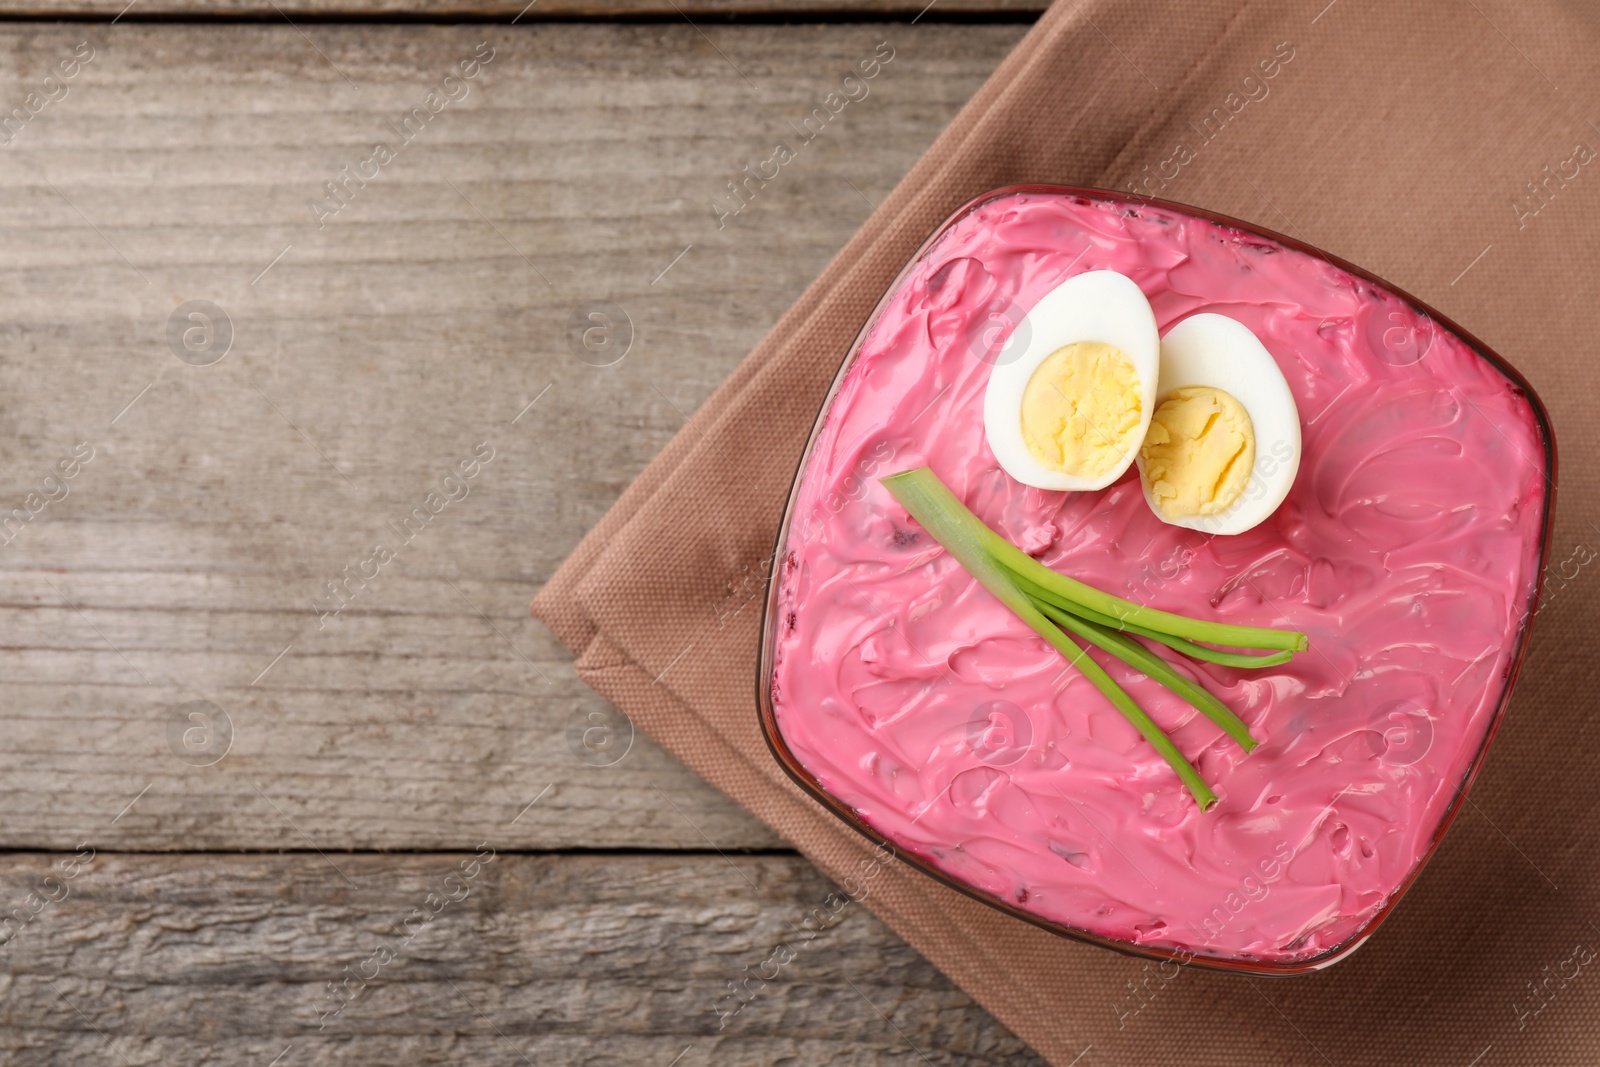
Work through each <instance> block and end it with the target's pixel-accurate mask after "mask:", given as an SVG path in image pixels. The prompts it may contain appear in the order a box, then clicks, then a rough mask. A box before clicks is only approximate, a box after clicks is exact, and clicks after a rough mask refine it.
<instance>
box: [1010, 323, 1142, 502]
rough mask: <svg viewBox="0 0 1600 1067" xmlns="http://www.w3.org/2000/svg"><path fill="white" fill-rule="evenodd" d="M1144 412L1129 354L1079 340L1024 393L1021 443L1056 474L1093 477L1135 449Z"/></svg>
mask: <svg viewBox="0 0 1600 1067" xmlns="http://www.w3.org/2000/svg"><path fill="white" fill-rule="evenodd" d="M1140 408H1141V403H1140V396H1139V372H1138V371H1137V370H1135V369H1134V366H1133V361H1132V360H1131V359H1129V358H1128V356H1127V354H1126V353H1125V352H1123V351H1122V349H1120V348H1117V347H1115V346H1113V345H1108V344H1105V343H1104V342H1102V341H1079V342H1078V343H1076V344H1070V345H1067V346H1066V347H1065V348H1058V349H1056V351H1054V352H1052V353H1051V354H1050V355H1049V356H1046V357H1045V359H1044V360H1043V361H1042V362H1040V364H1039V366H1038V367H1036V368H1034V372H1033V375H1032V376H1031V377H1030V378H1029V379H1028V384H1027V386H1026V387H1025V388H1024V389H1023V390H1022V440H1023V442H1024V443H1026V444H1027V446H1028V451H1029V452H1031V453H1032V454H1033V458H1034V459H1036V460H1038V461H1039V462H1040V463H1042V464H1044V465H1045V466H1046V467H1049V468H1050V469H1051V470H1054V471H1059V472H1061V473H1062V474H1066V475H1070V476H1072V477H1075V478H1094V477H1097V476H1099V475H1101V474H1104V473H1105V472H1106V471H1108V470H1110V469H1111V468H1113V467H1115V466H1116V465H1117V463H1118V462H1119V461H1121V460H1122V458H1123V457H1124V456H1126V455H1127V454H1128V452H1129V450H1131V449H1132V448H1133V446H1134V444H1135V437H1136V435H1137V434H1138V432H1139V421H1140V417H1141V415H1142V412H1141V410H1140Z"/></svg>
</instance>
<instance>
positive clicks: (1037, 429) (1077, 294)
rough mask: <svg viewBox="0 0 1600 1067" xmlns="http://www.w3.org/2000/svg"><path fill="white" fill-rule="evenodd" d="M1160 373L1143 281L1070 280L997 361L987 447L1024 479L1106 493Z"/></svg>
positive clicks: (986, 401)
mask: <svg viewBox="0 0 1600 1067" xmlns="http://www.w3.org/2000/svg"><path fill="white" fill-rule="evenodd" d="M1159 371H1160V338H1159V335H1158V333H1157V331H1156V319H1155V314H1154V313H1153V312H1152V311H1151V310H1150V302H1149V301H1148V300H1147V299H1145V295H1144V292H1143V291H1142V290H1140V288H1139V286H1138V285H1137V284H1136V283H1135V282H1134V281H1133V280H1132V279H1131V278H1129V277H1127V276H1126V275H1124V274H1119V273H1117V272H1116V271H1110V270H1096V271H1087V272H1085V273H1083V274H1079V275H1076V276H1074V277H1072V278H1068V279H1067V280H1066V281H1064V282H1062V283H1061V284H1060V285H1058V286H1056V287H1055V288H1054V289H1052V290H1050V292H1048V293H1046V294H1045V295H1044V297H1043V298H1042V299H1041V300H1040V301H1039V302H1038V303H1037V304H1035V305H1034V307H1033V309H1032V310H1031V311H1029V312H1028V313H1027V314H1026V315H1025V316H1023V318H1022V319H1021V320H1020V321H1019V322H1018V323H1017V326H1016V328H1015V329H1014V330H1013V331H1012V333H1011V338H1010V340H1009V341H1008V342H1007V344H1006V347H1005V348H1004V349H1002V350H1001V352H1000V353H999V356H998V358H997V359H996V361H995V367H994V370H993V371H992V372H991V373H990V376H989V386H988V390H987V392H985V393H984V397H983V423H984V432H985V436H986V437H987V438H988V441H989V448H990V450H991V451H993V452H994V454H995V458H996V459H997V460H999V461H1000V466H1001V467H1002V468H1004V469H1005V472H1006V473H1007V474H1009V475H1011V477H1013V478H1015V479H1016V480H1017V481H1019V482H1022V483H1023V484H1025V485H1031V486H1035V487H1037V488H1040V489H1068V490H1087V489H1104V488H1105V487H1106V486H1108V485H1110V484H1111V483H1112V482H1114V481H1116V480H1117V479H1118V478H1119V477H1121V476H1122V473H1123V472H1124V471H1126V470H1127V469H1128V465H1129V464H1131V463H1132V462H1133V461H1134V457H1135V456H1136V455H1137V454H1138V452H1139V445H1140V442H1142V441H1143V440H1144V439H1145V432H1146V430H1148V429H1149V427H1150V418H1151V414H1152V412H1153V409H1154V406H1155V399H1156V385H1157V376H1158V374H1159ZM1280 380H1281V376H1280Z"/></svg>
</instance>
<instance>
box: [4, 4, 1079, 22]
mask: <svg viewBox="0 0 1600 1067" xmlns="http://www.w3.org/2000/svg"><path fill="white" fill-rule="evenodd" d="M1049 6H1050V5H1049V2H1048V0H936V3H934V4H932V5H929V3H928V0H535V2H534V3H531V4H530V3H528V0H281V2H280V3H275V4H274V3H269V2H267V0H133V2H132V3H131V4H130V2H129V0H62V2H60V3H45V2H41V0H0V18H45V19H68V18H72V19H76V18H84V19H112V18H121V19H127V20H139V19H150V18H184V19H260V20H263V21H267V22H282V21H284V20H285V19H290V20H293V21H299V22H305V21H322V22H328V21H343V20H352V21H354V20H363V19H365V20H383V21H390V20H393V21H400V22H404V21H419V20H421V21H444V20H452V19H453V20H461V21H477V20H483V21H499V22H511V21H512V20H513V19H515V20H516V21H517V22H518V23H523V22H543V21H552V20H563V19H618V20H621V19H665V20H668V21H674V22H675V21H679V20H681V19H684V18H689V19H697V20H706V21H720V20H728V19H772V18H810V19H833V20H839V19H859V18H916V17H918V16H920V17H921V18H924V19H929V20H939V19H947V18H952V17H955V18H986V19H994V18H1007V17H1013V18H1028V17H1032V16H1036V15H1038V14H1039V13H1040V12H1042V11H1043V10H1044V9H1045V8H1047V7H1049Z"/></svg>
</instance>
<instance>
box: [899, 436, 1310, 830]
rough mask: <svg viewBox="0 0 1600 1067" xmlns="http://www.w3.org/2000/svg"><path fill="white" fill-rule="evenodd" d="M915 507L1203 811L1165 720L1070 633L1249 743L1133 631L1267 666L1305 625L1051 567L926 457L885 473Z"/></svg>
mask: <svg viewBox="0 0 1600 1067" xmlns="http://www.w3.org/2000/svg"><path fill="white" fill-rule="evenodd" d="M883 484H884V486H885V487H886V488H887V489H888V490H889V492H890V493H891V494H892V495H893V496H894V498H895V499H896V500H897V501H899V502H900V505H901V506H902V507H904V508H905V509H906V511H907V513H908V514H910V515H911V517H912V518H914V519H916V520H917V521H918V522H919V523H921V524H922V527H923V529H925V530H927V531H928V533H930V534H931V535H932V536H933V538H934V540H936V541H938V542H939V544H940V545H942V546H943V547H944V548H945V550H946V551H948V552H949V553H950V555H951V556H952V557H953V558H954V559H955V560H956V562H958V563H960V564H961V565H962V566H963V567H964V568H966V570H967V571H968V573H970V574H971V575H972V576H973V577H974V578H976V579H977V581H978V583H979V584H980V585H982V586H983V587H984V588H985V589H987V590H988V591H989V592H990V593H992V594H994V596H995V597H996V599H998V600H999V601H1000V602H1001V603H1002V604H1004V605H1005V606H1006V607H1007V608H1009V609H1010V610H1011V611H1012V613H1013V614H1015V615H1016V616H1017V617H1018V618H1020V619H1021V620H1022V621H1023V622H1025V623H1027V624H1028V626H1029V628H1030V629H1032V630H1033V631H1034V632H1035V633H1037V634H1038V635H1039V636H1040V637H1042V638H1044V639H1045V641H1047V642H1049V644H1050V645H1051V647H1053V648H1055V649H1056V651H1058V652H1060V653H1061V654H1062V655H1063V656H1065V657H1066V658H1067V661H1068V662H1069V663H1071V664H1072V665H1073V666H1074V667H1076V668H1077V669H1078V670H1079V671H1080V672H1082V674H1083V676H1084V677H1085V678H1087V679H1088V680H1089V682H1090V683H1091V684H1092V685H1093V686H1094V687H1095V688H1096V689H1098V690H1099V691H1100V692H1101V693H1102V694H1103V695H1104V696H1105V697H1106V699H1107V700H1109V701H1110V702H1111V704H1112V706H1113V707H1115V708H1116V709H1117V710H1118V711H1119V712H1121V713H1122V715H1123V717H1125V718H1126V719H1127V720H1128V721H1129V722H1130V723H1131V724H1132V725H1133V727H1134V729H1136V730H1138V731H1139V733H1140V735H1141V736H1143V737H1144V739H1145V740H1146V741H1148V742H1149V743H1150V744H1151V745H1152V746H1153V747H1154V748H1155V749H1156V751H1157V752H1160V753H1161V755H1162V756H1163V757H1164V758H1165V759H1166V761H1167V763H1168V764H1169V765H1171V767H1172V769H1173V771H1174V772H1176V773H1177V775H1178V778H1179V779H1180V780H1181V781H1182V782H1183V784H1184V785H1185V786H1187V787H1188V789H1189V792H1190V793H1191V794H1193V796H1194V798H1195V801H1196V802H1197V803H1198V804H1199V805H1200V810H1201V811H1207V810H1209V809H1210V808H1211V807H1212V806H1213V805H1214V804H1216V802H1217V796H1216V794H1215V793H1213V792H1212V791H1211V788H1210V787H1209V786H1208V785H1207V784H1206V783H1205V781H1204V779H1202V778H1201V777H1200V774H1199V772H1198V771H1196V770H1195V769H1194V765H1193V764H1191V763H1190V762H1189V761H1188V760H1187V759H1186V758H1185V757H1184V755H1183V753H1182V752H1180V751H1179V750H1178V747H1177V746H1176V745H1174V744H1173V743H1172V739H1171V738H1169V737H1168V736H1167V735H1166V733H1165V732H1163V731H1162V729H1161V728H1160V727H1159V726H1157V725H1156V724H1155V722H1154V720H1152V719H1151V718H1150V716H1149V715H1148V714H1146V713H1145V711H1144V709H1142V708H1140V707H1139V705H1138V704H1136V703H1134V701H1133V698H1131V697H1130V696H1128V694H1127V692H1126V691H1125V690H1124V689H1123V688H1122V687H1121V686H1119V685H1118V684H1117V683H1116V682H1115V681H1113V680H1112V679H1111V676H1110V675H1108V674H1107V673H1106V672H1105V669H1104V668H1102V667H1101V666H1100V665H1099V664H1098V663H1096V662H1095V661H1094V660H1093V659H1091V658H1090V657H1089V655H1088V653H1087V652H1086V651H1085V650H1084V649H1083V648H1082V647H1080V646H1079V645H1078V644H1077V643H1076V642H1075V641H1073V639H1072V638H1071V637H1069V636H1068V633H1069V632H1070V633H1071V634H1073V635H1075V636H1076V637H1078V638H1079V639H1080V640H1082V641H1084V642H1085V643H1087V644H1092V645H1094V646H1095V647H1096V648H1099V649H1100V650H1101V651H1103V652H1105V653H1107V654H1109V655H1111V656H1114V657H1115V658H1117V659H1119V660H1121V661H1122V662H1123V663H1126V664H1127V665H1128V666H1130V667H1132V668H1133V669H1134V670H1136V671H1139V672H1140V673H1141V674H1144V675H1147V676H1148V677H1149V678H1151V679H1152V680H1154V681H1155V682H1157V683H1159V684H1160V685H1162V686H1164V687H1165V688H1167V689H1168V690H1170V691H1172V692H1173V693H1175V694H1177V695H1178V696H1179V697H1181V698H1183V699H1184V700H1185V701H1187V702H1188V703H1189V704H1190V705H1192V706H1193V707H1194V708H1195V709H1196V710H1198V711H1199V712H1200V713H1201V714H1202V715H1205V716H1206V717H1207V718H1208V719H1210V720H1211V721H1212V722H1214V723H1216V724H1217V725H1218V726H1219V727H1221V728H1222V730H1223V731H1224V732H1225V733H1226V734H1227V735H1228V736H1229V737H1231V738H1232V739H1233V740H1234V741H1235V742H1237V743H1238V745H1239V747H1240V748H1242V749H1244V751H1246V752H1249V751H1251V750H1252V749H1254V748H1255V747H1256V739H1255V738H1253V737H1251V736H1250V730H1249V727H1248V726H1246V725H1245V723H1244V721H1243V720H1242V719H1240V718H1239V717H1238V716H1237V715H1235V714H1234V713H1233V711H1232V710H1231V709H1229V708H1228V706H1227V705H1225V704H1223V703H1222V701H1220V700H1218V699H1217V698H1216V697H1214V696H1212V695H1211V694H1210V693H1209V692H1207V691H1206V690H1205V689H1204V688H1202V687H1201V686H1200V685H1199V684H1197V683H1196V682H1194V681H1193V680H1191V679H1189V678H1187V677H1185V676H1184V675H1183V674H1181V673H1180V672H1178V671H1177V670H1175V669H1174V668H1173V667H1172V666H1171V664H1169V663H1167V662H1166V661H1165V660H1164V659H1162V658H1161V657H1160V656H1158V655H1156V654H1155V653H1154V652H1152V651H1151V650H1150V649H1148V648H1146V647H1145V646H1144V645H1141V644H1139V642H1137V641H1135V640H1133V638H1132V637H1130V636H1128V635H1129V634H1136V635H1138V636H1140V637H1144V638H1147V639H1149V640H1152V641H1157V642H1160V643H1161V644H1164V645H1166V646H1167V647H1169V648H1172V649H1174V650H1176V651H1180V652H1183V653H1185V654H1187V655H1190V656H1192V657H1193V658H1195V659H1200V660H1206V661H1208V662H1212V663H1219V664H1223V665H1226V666H1233V667H1268V666H1274V665H1276V664H1279V663H1283V662H1286V661H1287V660H1288V659H1289V658H1290V657H1291V656H1293V654H1294V653H1295V652H1298V651H1303V650H1305V649H1306V648H1307V647H1308V642H1307V639H1306V635H1305V634H1303V633H1298V632H1295V631H1292V630H1277V629H1271V628H1266V627H1259V626H1233V625H1229V624H1227V623H1218V622H1206V621H1204V620H1201V619H1191V618H1189V617H1188V616H1185V615H1176V614H1173V613H1172V612H1167V611H1160V610H1158V609H1156V608H1149V607H1145V606H1144V605H1142V604H1135V603H1134V602H1133V601H1131V600H1124V599H1122V598H1121V597H1118V596H1113V595H1112V594H1110V593H1106V592H1104V591H1102V590H1099V589H1096V588H1094V587H1093V586H1089V585H1085V584H1084V583H1082V582H1079V581H1076V580H1074V579H1072V578H1069V577H1067V576H1066V575H1064V574H1061V573H1059V572H1057V571H1054V570H1051V569H1050V568H1049V567H1046V566H1045V565H1044V564H1042V563H1040V562H1039V561H1038V560H1036V559H1034V558H1033V557H1032V556H1030V555H1028V554H1027V553H1025V552H1023V551H1022V550H1021V549H1019V548H1017V547H1016V546H1015V545H1013V544H1011V543H1010V542H1009V541H1007V540H1006V539H1005V538H1003V537H1001V536H1000V535H999V534H997V533H995V532H994V531H993V530H991V529H990V528H989V527H988V526H987V525H985V524H984V522H983V520H982V519H980V518H978V517H977V516H976V515H974V514H973V513H972V512H971V511H970V510H969V509H968V508H967V507H966V505H964V504H962V503H961V501H960V500H958V499H957V498H956V496H955V494H954V493H952V492H951V491H950V489H949V487H948V486H946V485H945V484H944V483H943V482H942V481H940V480H939V477H938V475H936V474H934V473H933V471H932V470H930V469H929V468H927V467H918V468H917V469H915V470H910V471H902V472H901V473H899V474H892V475H889V476H888V477H887V478H884V479H883ZM1200 642H1208V643H1209V644H1218V645H1228V646H1231V647H1234V648H1246V649H1265V650H1269V651H1270V650H1276V651H1271V654H1269V655H1249V654H1246V653H1241V652H1227V651H1223V650H1220V649H1215V648H1209V647H1207V646H1206V645H1203V644H1200Z"/></svg>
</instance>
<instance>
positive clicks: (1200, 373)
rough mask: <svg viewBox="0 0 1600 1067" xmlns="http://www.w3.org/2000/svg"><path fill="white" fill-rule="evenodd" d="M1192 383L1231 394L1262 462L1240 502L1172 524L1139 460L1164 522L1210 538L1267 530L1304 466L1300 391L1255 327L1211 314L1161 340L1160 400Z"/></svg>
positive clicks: (1147, 488) (1190, 320) (1141, 473)
mask: <svg viewBox="0 0 1600 1067" xmlns="http://www.w3.org/2000/svg"><path fill="white" fill-rule="evenodd" d="M1190 385H1209V386H1211V387H1212V388H1215V389H1221V390H1222V391H1223V392H1225V393H1229V394H1231V395H1232V396H1233V397H1234V399H1236V400H1238V401H1239V403H1240V405H1241V406H1242V407H1243V408H1244V409H1245V411H1246V412H1247V413H1248V414H1249V416H1250V422H1251V425H1252V426H1253V427H1254V430H1255V438H1256V461H1255V469H1254V470H1252V471H1251V472H1250V480H1249V481H1248V482H1246V483H1245V487H1244V491H1243V492H1241V493H1240V494H1239V498H1238V499H1237V500H1235V501H1234V502H1233V503H1232V504H1231V505H1229V506H1228V507H1227V508H1226V509H1225V510H1223V511H1220V512H1218V513H1217V514H1215V515H1196V516H1192V517H1189V518H1183V519H1168V518H1166V517H1165V516H1164V515H1162V514H1161V510H1160V509H1159V508H1157V507H1156V504H1155V499H1154V497H1153V496H1152V494H1151V492H1150V481H1149V479H1148V478H1147V477H1145V471H1144V459H1143V457H1142V456H1141V457H1139V459H1138V463H1139V484H1140V486H1141V487H1143V489H1144V498H1145V500H1146V501H1147V502H1148V503H1149V504H1150V508H1151V510H1152V511H1154V512H1155V513H1156V515H1157V516H1158V517H1160V518H1161V519H1162V521H1163V522H1169V523H1171V524H1172V525H1174V526H1184V527H1187V528H1188V529H1191V530H1199V531H1201V532H1202V533H1209V534H1240V533H1244V532H1245V531H1246V530H1249V529H1251V528H1252V527H1254V526H1258V525H1260V524H1261V523H1262V522H1264V521H1265V520H1266V519H1267V517H1268V516H1270V515H1271V514H1272V513H1273V512H1274V511H1276V510H1278V505H1280V504H1282V503H1283V501H1284V498H1286V497H1287V496H1288V495H1289V489H1290V487H1292V486H1293V485H1294V478H1295V474H1296V472H1298V471H1299V469H1300V411H1299V408H1298V407H1297V406H1296V405H1295V402H1294V394H1293V393H1292V392H1290V391H1289V383H1288V382H1287V381H1285V380H1284V377H1283V371H1281V370H1279V369H1278V362H1277V360H1275V359H1273V358H1272V353H1271V352H1268V351H1267V349H1266V346H1265V345H1263V344H1262V343H1261V340H1260V338H1258V337H1256V335H1255V333H1254V332H1253V331H1251V329H1250V327H1248V326H1246V325H1245V324H1244V323H1242V322H1240V321H1239V320H1237V319H1231V318H1229V317H1228V316H1226V315H1216V314H1212V313H1209V312H1205V313H1201V314H1199V315H1191V316H1189V317H1188V318H1186V319H1184V320H1183V321H1182V322H1180V323H1178V324H1177V325H1176V326H1174V327H1172V329H1170V330H1168V331H1167V335H1166V336H1165V337H1163V338H1162V339H1161V371H1160V387H1159V388H1160V397H1162V398H1164V397H1166V396H1168V395H1170V394H1171V393H1172V392H1173V391H1174V390H1176V389H1182V388H1183V387H1185V386H1190Z"/></svg>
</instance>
